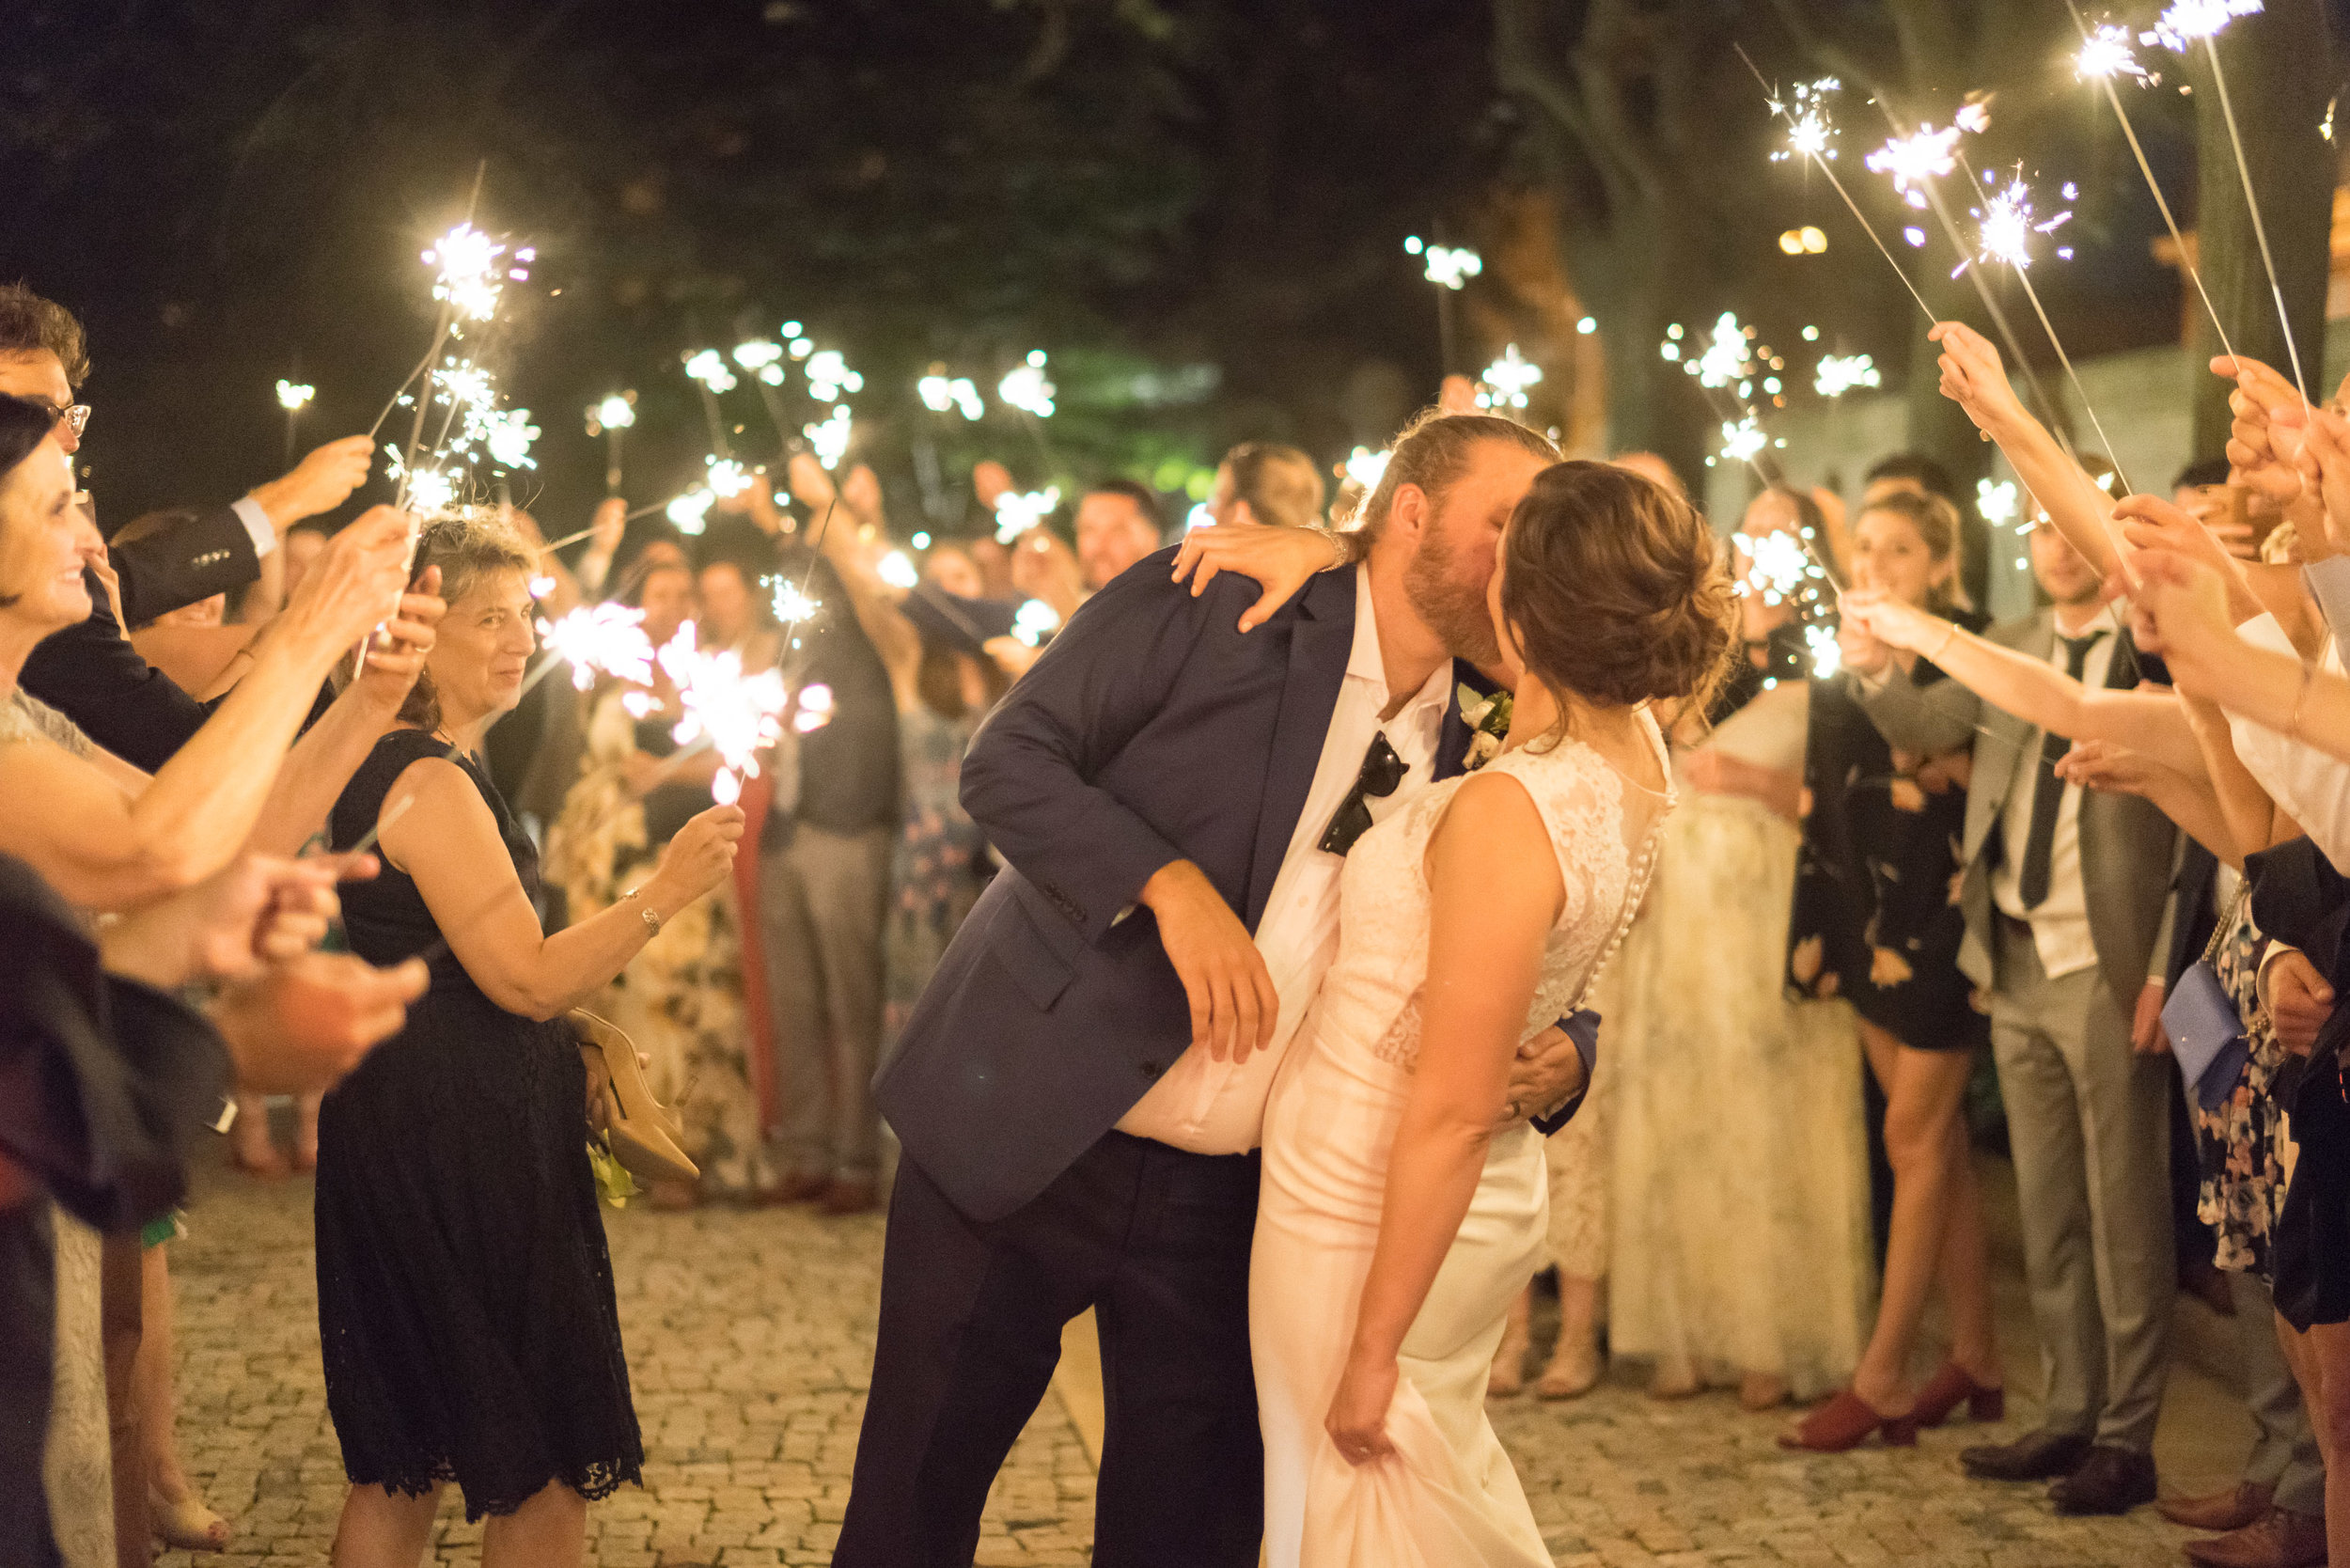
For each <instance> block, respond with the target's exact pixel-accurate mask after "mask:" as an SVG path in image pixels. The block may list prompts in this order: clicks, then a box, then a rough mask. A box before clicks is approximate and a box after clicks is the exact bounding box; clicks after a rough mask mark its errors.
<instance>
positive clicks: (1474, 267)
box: [1403, 234, 1485, 290]
mask: <svg viewBox="0 0 2350 1568" xmlns="http://www.w3.org/2000/svg"><path fill="white" fill-rule="evenodd" d="M1403 249H1404V251H1405V253H1406V254H1407V255H1412V256H1417V257H1418V258H1419V259H1420V260H1421V262H1422V263H1423V266H1422V268H1421V272H1420V275H1421V276H1423V277H1425V278H1426V279H1428V281H1429V282H1431V283H1433V284H1434V285H1435V286H1436V287H1437V288H1439V289H1450V290H1460V289H1461V288H1463V287H1465V285H1466V284H1467V282H1468V280H1469V279H1470V278H1472V277H1475V276H1477V275H1478V274H1480V273H1482V272H1483V271H1484V270H1485V259H1484V258H1483V257H1481V256H1480V255H1478V254H1477V252H1475V251H1473V250H1471V249H1469V248H1468V247H1467V246H1466V245H1432V244H1429V243H1425V242H1424V241H1422V240H1421V239H1420V237H1419V236H1418V235H1417V234H1415V235H1413V236H1412V237H1411V238H1410V239H1408V240H1405V241H1404V242H1403Z"/></svg>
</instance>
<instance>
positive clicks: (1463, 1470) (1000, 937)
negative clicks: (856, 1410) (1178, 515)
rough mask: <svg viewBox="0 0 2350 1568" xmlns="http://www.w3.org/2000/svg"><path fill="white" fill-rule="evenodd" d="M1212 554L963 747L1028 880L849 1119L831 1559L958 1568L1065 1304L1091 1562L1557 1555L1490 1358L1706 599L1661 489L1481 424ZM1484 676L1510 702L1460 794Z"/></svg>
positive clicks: (1702, 643)
mask: <svg viewBox="0 0 2350 1568" xmlns="http://www.w3.org/2000/svg"><path fill="white" fill-rule="evenodd" d="M1217 535H1223V538H1222V539H1221V540H1218V541H1216V542H1215V543H1214V544H1213V545H1210V544H1208V543H1207V542H1206V539H1207V538H1213V537H1214V536H1217ZM1203 553H1204V554H1205V555H1207V556H1208V557H1210V560H1209V564H1208V565H1205V566H1201V567H1200V568H1199V571H1198V572H1196V573H1195V575H1196V576H1197V577H1199V578H1201V579H1207V578H1213V577H1215V576H1216V575H1217V569H1218V568H1219V567H1220V568H1221V570H1222V572H1224V575H1223V577H1222V580H1219V581H1213V582H1205V581H1203V582H1200V583H1197V584H1195V585H1194V586H1193V587H1190V588H1186V587H1184V586H1182V585H1179V584H1178V583H1177V582H1176V581H1174V580H1173V579H1174V572H1172V571H1171V570H1170V567H1171V566H1172V565H1173V564H1174V562H1175V559H1176V553H1175V552H1172V551H1169V552H1162V553H1161V554H1159V555H1157V556H1154V557H1150V558H1149V559H1148V560H1145V561H1143V562H1142V563H1140V564H1138V565H1136V567H1135V568H1134V569H1133V570H1131V571H1129V572H1126V573H1125V574H1124V575H1123V576H1121V577H1120V578H1119V579H1118V580H1117V581H1116V582H1114V583H1112V584H1111V585H1110V586H1109V587H1108V588H1105V589H1104V590H1103V591H1102V592H1101V593H1099V594H1098V595H1096V596H1095V597H1094V598H1093V599H1092V600H1090V601H1089V602H1088V603H1087V604H1086V605H1085V606H1084V607H1083V608H1082V609H1080V610H1079V611H1078V612H1077V614H1076V615H1075V616H1073V618H1072V619H1071V620H1070V622H1069V625H1068V627H1067V629H1066V630H1065V631H1064V632H1063V633H1062V634H1061V635H1060V636H1059V637H1058V639H1057V640H1056V641H1055V642H1054V643H1053V645H1052V647H1051V648H1050V649H1049V650H1048V651H1046V652H1045V654H1044V656H1043V657H1042V659H1041V660H1039V661H1038V663H1037V665H1036V666H1035V667H1034V668H1033V669H1032V670H1030V671H1029V673H1028V674H1027V675H1026V677H1025V678H1024V679H1022V681H1021V682H1019V683H1018V684H1017V685H1016V686H1014V687H1013V688H1012V691H1011V694H1010V696H1009V697H1008V698H1006V699H1005V700H1004V702H1003V703H1002V705H1001V706H999V707H998V708H997V709H996V711H995V713H994V715H993V716H992V717H991V718H990V719H989V720H988V722H987V724H986V726H985V727H984V729H981V731H980V732H979V736H978V738H977V739H976V740H975V741H974V742H973V743H972V746H971V750H970V753H969V755H968V757H967V758H966V759H965V760H964V765H963V799H964V805H965V807H966V808H968V809H969V811H970V813H971V815H972V817H973V818H974V819H976V820H977V821H978V822H979V824H980V825H981V826H982V827H984V828H985V829H986V831H987V834H988V838H989V839H990V840H991V841H992V842H993V843H994V845H995V848H996V850H997V851H998V853H999V854H1000V855H1001V856H1002V858H1003V859H1004V861H1005V862H1006V863H1007V866H1008V868H1009V869H1008V870H1005V871H1004V872H1003V873H1002V874H1001V875H999V876H997V877H996V879H995V882H994V884H993V885H992V886H990V887H989V888H988V890H987V891H986V893H985V894H984V895H982V897H981V898H980V900H979V903H978V905H977V907H976V908H975V909H974V910H973V911H972V914H971V916H970V917H969V918H968V919H967V920H966V921H965V922H964V926H963V928H962V931H961V932H960V933H959V934H958V935H957V936H956V937H955V939H954V942H953V945H952V946H951V947H950V948H949V949H948V952H947V954H946V957H945V959H944V960H943V961H942V962H941V963H940V964H939V966H938V969H937V972H936V974H935V976H934V977H933V979H932V981H931V984H930V988H929V990H928V991H926V992H925V993H924V995H923V996H922V998H921V1001H920V1003H919V1004H918V1005H917V1008H916V1010H915V1011H914V1014H913V1016H912V1018H911V1019H910V1020H909V1022H908V1024H907V1026H906V1028H905V1031H904V1034H903V1037H902V1041H901V1045H900V1048H899V1051H898V1054H897V1056H896V1057H895V1058H893V1059H892V1060H891V1062H890V1063H889V1065H888V1066H887V1067H886V1068H885V1069H884V1071H883V1073H882V1074H881V1076H880V1078H879V1080H878V1081H877V1085H876V1089H877V1092H878V1095H879V1099H880V1103H881V1106H882V1109H883V1111H884V1113H885V1115H886V1116H887V1117H888V1119H889V1121H890V1124H891V1125H892V1126H893V1127H894V1128H895V1129H896V1131H897V1133H898V1136H899V1137H900V1138H901V1141H902V1142H903V1145H904V1149H905V1158H904V1160H903V1162H902V1164H901V1167H900V1169H899V1174H898V1180H897V1187H896V1191H895V1194H894V1196H893V1198H892V1200H891V1203H890V1210H889V1223H888V1239H887V1243H886V1247H885V1254H884V1262H883V1276H882V1300H881V1323H880V1334H879V1342H878V1345H877V1347H876V1351H875V1356H874V1364H873V1375H872V1385H871V1392H870V1396H869V1399H868V1402H867V1406H866V1414H865V1424H864V1429H863V1432H862V1435H861V1436H860V1438H859V1441H858V1446H857V1455H856V1467H855V1474H854V1482H853V1485H852V1488H851V1495H850V1498H849V1504H848V1510H847V1516H846V1519H845V1520H844V1522H843V1525H842V1529H841V1535H840V1540H839V1544H838V1547H837V1548H836V1555H835V1557H834V1559H833V1560H834V1562H835V1563H836V1564H837V1565H838V1568H964V1565H967V1564H968V1563H970V1561H971V1560H972V1557H973V1554H974V1552H975V1550H976V1548H977V1545H978V1541H979V1516H980V1511H981V1508H982V1506H983V1505H984V1503H985V1501H986V1498H987V1493H988V1488H989V1484H990V1482H992V1481H993V1480H994V1479H995V1473H996V1471H997V1469H998V1467H999V1466H1001V1464H1002V1462H1003V1459H1004V1456H1005V1455H1006V1453H1007V1452H1008V1451H1009V1450H1011V1444H1012V1441H1013V1439H1014V1438H1015V1437H1016V1436H1017V1435H1018V1434H1019V1432H1020V1430H1021V1428H1022V1426H1023V1425H1025V1424H1026V1420H1027V1419H1028V1417H1029V1416H1030V1414H1031V1413H1032V1412H1033V1411H1034V1410H1035V1409H1036V1406H1037V1404H1038V1403H1039V1402H1040V1401H1041V1400H1042V1397H1043V1394H1044V1390H1045V1388H1046V1387H1047V1385H1048V1383H1049V1382H1050V1380H1051V1377H1052V1374H1053V1370H1054V1367H1055V1366H1056V1364H1057V1363H1058V1359H1059V1356H1060V1341H1061V1329H1062V1326H1063V1325H1065V1324H1066V1323H1067V1322H1068V1321H1069V1320H1070V1319H1072V1318H1073V1317H1075V1316H1076V1315H1077V1314H1078V1313H1080V1312H1082V1311H1083V1310H1085V1309H1087V1308H1089V1307H1090V1308H1092V1309H1094V1311H1095V1315H1096V1320H1097V1322H1098V1324H1099V1325H1100V1330H1101V1342H1102V1366H1103V1391H1104V1395H1105V1403H1106V1423H1105V1435H1104V1442H1103V1449H1102V1456H1101V1474H1100V1479H1099V1484H1098V1489H1097V1492H1096V1500H1095V1518H1094V1560H1095V1561H1096V1562H1097V1563H1102V1564H1108V1565H1114V1568H1127V1565H1143V1564H1150V1565H1165V1568H1251V1565H1253V1564H1254V1563H1255V1562H1256V1561H1257V1560H1258V1556H1259V1547H1260V1542H1262V1545H1263V1550H1264V1555H1265V1558H1266V1560H1268V1561H1269V1562H1270V1563H1272V1564H1273V1565H1274V1568H1290V1565H1293V1564H1299V1563H1304V1564H1308V1565H1314V1568H1321V1565H1324V1564H1348V1565H1357V1568H1373V1565H1388V1564H1396V1565H1401V1564H1446V1565H1459V1564H1470V1563H1492V1564H1509V1565H1518V1564H1525V1565H1528V1568H1533V1565H1537V1564H1541V1565H1547V1564H1548V1563H1549V1561H1550V1556H1549V1553H1548V1552H1547V1551H1546V1550H1545V1549H1544V1548H1543V1541H1542V1536H1541V1533H1540V1531H1539V1530H1538V1529H1536V1527H1535V1523H1534V1517H1533V1513H1532V1511H1531V1509H1530V1508H1529V1507H1528V1503H1527V1500H1526V1495H1525V1492H1524V1490H1523V1488H1522V1487H1521V1486H1520V1485H1519V1483H1518V1480H1517V1476H1516V1473H1515V1471H1514V1470H1513V1469H1512V1466H1511V1464H1510V1460H1509V1457H1508V1455H1507V1454H1506V1453H1505V1452H1504V1451H1503V1450H1502V1448H1501V1445H1500V1443H1499V1441H1498V1439H1497V1438H1496V1436H1495V1435H1494V1432H1493V1429H1492V1426H1491V1425H1490V1424H1489V1422H1488V1421H1487V1419H1486V1417H1485V1408H1484V1386H1485V1376H1486V1369H1487V1367H1488V1366H1489V1364H1490V1362H1491V1360H1492V1357H1493V1353H1494V1349H1495V1346H1496V1343H1497V1342H1498V1341H1499V1339H1500V1336H1501V1333H1502V1328H1503V1324H1504V1321H1505V1318H1506V1316H1507V1313H1508V1309H1509V1306H1510V1303H1511V1302H1512V1300H1513V1299H1514V1298H1515V1297H1516V1296H1517V1295H1518V1294H1519V1293H1520V1292H1521V1291H1522V1290H1523V1289H1524V1287H1525V1285H1526V1283H1527V1281H1528V1279H1529V1278H1531V1277H1532V1275H1533V1273H1534V1271H1535V1269H1536V1267H1537V1266H1538V1265H1539V1263H1540V1261H1541V1257H1542V1252H1543V1232H1544V1223H1545V1218H1546V1210H1547V1204H1548V1183H1547V1180H1546V1176H1545V1172H1544V1167H1543V1150H1542V1131H1541V1130H1538V1129H1542V1130H1548V1129H1554V1128H1555V1127H1556V1126H1557V1125H1559V1124H1561V1123H1562V1122H1563V1121H1564V1120H1565V1117H1566V1115H1568V1114H1571V1113H1572V1110H1573V1107H1574V1103H1575V1101H1576V1100H1577V1099H1578V1098H1579V1094H1580V1090H1581V1088H1582V1086H1583V1085H1584V1084H1586V1083H1587V1082H1588V1081H1589V1074H1590V1052H1591V1050H1592V1049H1593V1046H1592V1043H1591V1042H1592V1040H1593V1039H1594V1036H1595V1026H1596V1019H1594V1018H1592V1017H1591V1016H1590V1014H1588V1013H1584V1014H1581V1015H1580V1016H1579V1017H1578V1016H1575V1015H1576V1014H1577V1011H1578V1004H1579V1003H1580V1001H1581V998H1582V996H1583V995H1584V992H1585V990H1586V988H1587V987H1588V985H1589V984H1590V979H1591V976H1592V975H1593V974H1594V973H1595V972H1596V971H1597V969H1598V968H1599V967H1600V965H1602V964H1604V963H1605V962H1606V959H1607V958H1608V957H1609V956H1610V955H1611V954H1612V953H1613V951H1614V949H1615V948H1616V946H1617V944H1618V943H1619V942H1620V941H1621V940H1622V935H1623V933H1624V930H1625V927H1626V926H1627V925H1628V924H1629V922H1630V920H1631V918H1632V916H1633V913H1634V911H1635V910H1636V909H1637V906H1638V903H1639V898H1640V893H1641V890H1642V887H1643V886H1644V885H1645V882H1646V879H1647V876H1648V871H1649V867H1650V865H1651V862H1652V859H1653V854H1654V848H1655V844H1656V842H1657V830H1658V828H1659V826H1660V825H1661V824H1662V823H1663V821H1664V818H1665V815H1666V813H1667V812H1668V811H1669V809H1670V808H1671V805H1672V795H1671V776H1670V773H1669V767H1668V762H1667V754H1666V747H1665V742H1664V738H1663V735H1662V734H1661V732H1660V730H1659V728H1658V724H1657V720H1656V718H1655V717H1654V716H1653V714H1652V713H1651V712H1650V705H1651V704H1652V703H1655V702H1660V701H1661V702H1668V703H1684V704H1685V703H1686V702H1687V701H1688V700H1689V699H1691V698H1697V699H1699V700H1700V701H1701V700H1702V698H1703V696H1704V694H1705V693H1706V692H1707V691H1708V690H1709V689H1710V687H1711V685H1712V684H1713V682H1715V681H1716V679H1717V678H1718V675H1719V673H1720V671H1721V670H1722V668H1723V666H1724V661H1725V658H1726V656H1727V654H1728V651H1729V649H1730V646H1731V624H1732V618H1731V588H1730V581H1729V577H1728V573H1727V571H1726V569H1725V567H1724V565H1723V562H1722V559H1721V556H1720V553H1719V551H1718V550H1717V548H1716V543H1715V541H1714V539H1713V536H1712V533H1711V532H1710V530H1708V528H1707V527H1706V525H1705V524H1704V522H1703V520H1702V519H1700V518H1699V517H1698V516H1697V515H1696V514H1695V513H1694V512H1693V511H1692V510H1690V509H1689V507H1688V506H1687V505H1686V504H1685V503H1684V502H1683V501H1681V500H1679V499H1678V498H1676V497H1674V496H1672V495H1670V494H1668V493H1667V492H1666V491H1664V490H1663V489H1661V488H1660V487H1658V486H1657V485H1655V484H1653V483H1652V482H1651V481H1650V480H1648V479H1645V478H1641V477H1639V476H1638V475H1636V474H1631V473H1627V472H1625V471H1623V470H1621V469H1617V468H1612V467H1609V466H1607V465H1605V464H1601V463H1561V462H1559V455H1558V452H1557V451H1556V449H1555V448H1553V447H1551V445H1550V444H1549V443H1548V442H1546V441H1544V440H1543V438H1542V437H1541V436H1539V435H1536V434H1534V433H1533V432H1531V431H1527V430H1525V429H1523V428H1522V427H1520V426H1518V425H1515V424H1512V423H1511V422H1510V421H1508V420H1505V419H1499V418H1495V417H1490V416H1479V415H1430V416H1423V417H1422V418H1421V419H1420V420H1419V421H1418V422H1417V423H1415V424H1414V425H1413V426H1412V427H1411V428H1410V429H1409V430H1407V431H1405V432H1404V433H1403V434H1402V436H1401V437H1399V438H1398V440H1397V442H1396V444H1395V446H1394V447H1393V449H1392V454H1391V456H1390V459H1389V462H1388V464H1387V472H1386V474H1385V476H1384V477H1383V478H1382V479H1381V481H1380V483H1379V486H1378V488H1377V489H1376V490H1375V491H1374V492H1373V493H1372V494H1371V496H1370V498H1369V500H1368V501H1367V502H1366V503H1365V505H1364V507H1363V510H1362V523H1361V526H1360V527H1359V529H1358V530H1356V531H1355V532H1354V533H1352V534H1349V535H1344V536H1336V537H1334V536H1331V535H1327V534H1323V533H1319V532H1316V531H1313V530H1307V529H1263V530H1260V529H1246V530H1241V529H1234V531H1233V532H1232V533H1230V534H1225V533H1224V530H1223V529H1211V530H1207V531H1206V535H1205V536H1204V537H1203V538H1202V541H1201V543H1200V544H1199V545H1197V546H1195V547H1194V548H1192V549H1190V550H1187V551H1186V552H1185V555H1186V557H1190V556H1197V555H1200V554H1203ZM1341 555H1343V556H1344V557H1345V558H1344V559H1343V560H1341V559H1340V556H1341ZM1185 564H1189V562H1188V560H1186V563H1185ZM1323 569H1326V570H1323ZM1242 575H1246V576H1250V577H1255V578H1257V579H1258V580H1259V582H1260V583H1261V585H1262V587H1263V589H1264V603H1262V604H1257V607H1256V609H1254V610H1251V608H1250V607H1251V604H1252V603H1253V602H1252V600H1251V597H1250V592H1251V590H1250V589H1249V588H1246V586H1245V585H1244V584H1243V583H1241V582H1240V581H1238V580H1237V578H1238V577H1239V576H1242ZM1203 589H1204V591H1202V590H1203ZM1301 589H1302V590H1301ZM1285 600H1286V601H1287V602H1286V603H1284V601H1285ZM1276 604H1277V605H1279V608H1278V609H1277V610H1272V612H1271V613H1270V614H1269V615H1266V614H1265V612H1266V611H1267V610H1268V609H1270V607H1271V606H1272V605H1276ZM1244 611H1250V615H1249V619H1250V620H1251V621H1252V622H1254V621H1257V620H1260V619H1261V625H1257V626H1256V627H1255V629H1253V630H1250V631H1247V632H1243V631H1241V630H1240V623H1241V620H1242V615H1243V612H1244ZM1456 661H1457V662H1456ZM1479 668H1481V669H1483V670H1486V671H1490V672H1491V673H1492V675H1493V676H1495V677H1497V678H1498V679H1499V680H1500V681H1501V682H1503V683H1505V684H1508V685H1510V686H1512V688H1513V689H1514V702H1513V705H1512V712H1511V717H1510V722H1509V728H1508V732H1507V733H1506V735H1503V736H1502V737H1501V738H1500V748H1499V751H1498V754H1497V755H1494V756H1493V757H1492V760H1490V761H1487V762H1485V764H1484V765H1483V766H1482V768H1481V769H1480V770H1478V771H1476V772H1474V773H1465V766H1466V761H1467V759H1468V755H1469V752H1470V750H1471V746H1472V743H1473V742H1474V741H1475V739H1476V735H1475V732H1474V731H1473V729H1472V727H1471V726H1470V724H1469V723H1468V722H1467V721H1466V720H1465V718H1464V717H1463V715H1462V713H1461V711H1460V707H1459V697H1458V693H1459V692H1460V690H1461V688H1462V687H1463V685H1465V684H1466V683H1468V682H1472V681H1477V680H1478V677H1477V675H1476V671H1477V669H1479ZM1479 683H1480V685H1482V682H1479ZM1479 749H1480V750H1481V752H1482V751H1487V750H1490V744H1488V745H1486V746H1481V747H1480V748H1479ZM1571 1022H1572V1024H1573V1027H1572V1028H1570V1027H1569V1025H1570V1023H1571ZM1536 1113H1541V1115H1542V1120H1541V1121H1539V1122H1537V1121H1533V1120H1530V1117H1531V1116H1532V1115H1534V1114H1536Z"/></svg>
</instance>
